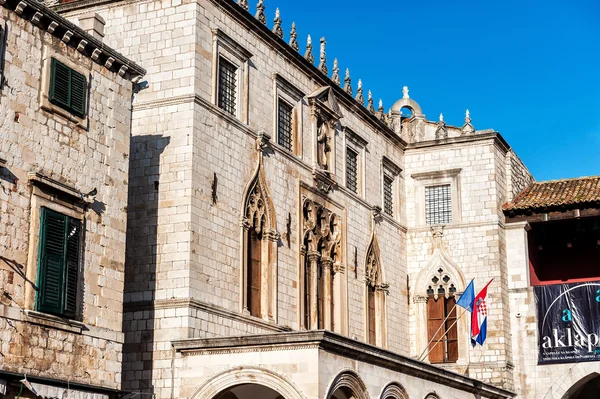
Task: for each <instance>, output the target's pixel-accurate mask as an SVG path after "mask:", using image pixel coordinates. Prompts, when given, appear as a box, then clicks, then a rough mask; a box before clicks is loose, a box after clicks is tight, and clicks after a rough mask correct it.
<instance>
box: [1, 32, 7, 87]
mask: <svg viewBox="0 0 600 399" xmlns="http://www.w3.org/2000/svg"><path fill="white" fill-rule="evenodd" d="M7 32H8V25H4V26H0V90H2V89H3V88H4V68H5V67H4V65H5V63H6V61H5V59H6V47H7V44H6V43H7V39H8V34H7Z"/></svg>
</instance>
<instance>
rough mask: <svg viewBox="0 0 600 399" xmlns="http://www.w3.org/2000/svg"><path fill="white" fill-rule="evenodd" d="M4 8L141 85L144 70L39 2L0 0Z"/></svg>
mask: <svg viewBox="0 0 600 399" xmlns="http://www.w3.org/2000/svg"><path fill="white" fill-rule="evenodd" d="M0 5H2V7H4V8H6V9H8V10H10V11H12V12H14V13H16V14H17V15H19V16H20V17H21V18H23V19H26V20H29V21H30V22H31V23H32V24H34V25H36V26H37V27H38V28H39V29H41V30H45V31H46V32H48V33H49V34H51V35H52V36H54V37H57V38H59V39H60V40H62V41H63V42H65V43H66V44H67V45H68V46H70V47H73V48H76V49H77V50H79V52H81V53H82V54H84V55H85V56H87V57H88V58H90V59H91V60H93V61H94V62H96V63H97V64H100V65H103V66H104V67H105V68H106V69H108V70H110V71H111V72H114V73H118V74H119V75H120V76H122V77H124V78H125V79H127V80H130V81H132V82H133V83H137V82H138V81H139V80H140V79H141V78H142V77H143V76H144V75H145V74H146V70H145V69H144V68H142V67H141V66H139V65H137V64H136V63H134V62H133V61H131V60H130V59H128V58H126V57H125V56H124V55H122V54H120V53H118V52H117V51H115V50H113V49H112V48H110V47H108V46H107V45H105V44H104V43H102V41H100V40H98V39H96V38H95V37H93V36H92V35H90V34H89V33H87V32H85V31H84V30H83V29H81V28H80V27H78V26H77V25H75V24H73V23H72V22H70V21H68V20H67V19H66V18H64V17H62V16H61V15H59V14H57V13H56V12H55V11H52V10H51V9H49V8H48V7H46V6H45V5H44V4H43V3H41V2H39V1H37V0H0Z"/></svg>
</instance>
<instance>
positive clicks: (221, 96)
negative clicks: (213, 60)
mask: <svg viewBox="0 0 600 399" xmlns="http://www.w3.org/2000/svg"><path fill="white" fill-rule="evenodd" d="M236 103H237V67H236V66H235V65H233V64H232V63H231V62H229V61H227V60H225V59H224V58H223V57H221V58H219V91H218V105H219V108H221V109H222V110H224V111H225V112H227V113H228V114H231V115H233V116H235V115H236Z"/></svg>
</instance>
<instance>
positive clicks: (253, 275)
mask: <svg viewBox="0 0 600 399" xmlns="http://www.w3.org/2000/svg"><path fill="white" fill-rule="evenodd" d="M248 246H249V254H248V271H247V273H248V274H247V277H246V278H247V279H248V286H247V292H248V310H249V311H250V314H251V315H252V316H256V317H260V316H261V312H260V285H261V265H260V264H261V241H260V237H258V235H257V234H256V232H255V231H254V229H250V232H249V237H248Z"/></svg>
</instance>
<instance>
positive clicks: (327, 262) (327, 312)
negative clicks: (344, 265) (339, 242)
mask: <svg viewBox="0 0 600 399" xmlns="http://www.w3.org/2000/svg"><path fill="white" fill-rule="evenodd" d="M332 266H333V260H332V259H331V258H329V257H327V258H325V257H324V258H323V259H321V267H322V268H323V286H324V289H323V301H324V302H323V309H324V311H323V323H324V324H325V328H326V329H327V330H333V328H332V314H331V312H332V306H333V301H332V299H333V293H332V292H331V288H332V284H331V272H332V270H331V269H332Z"/></svg>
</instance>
